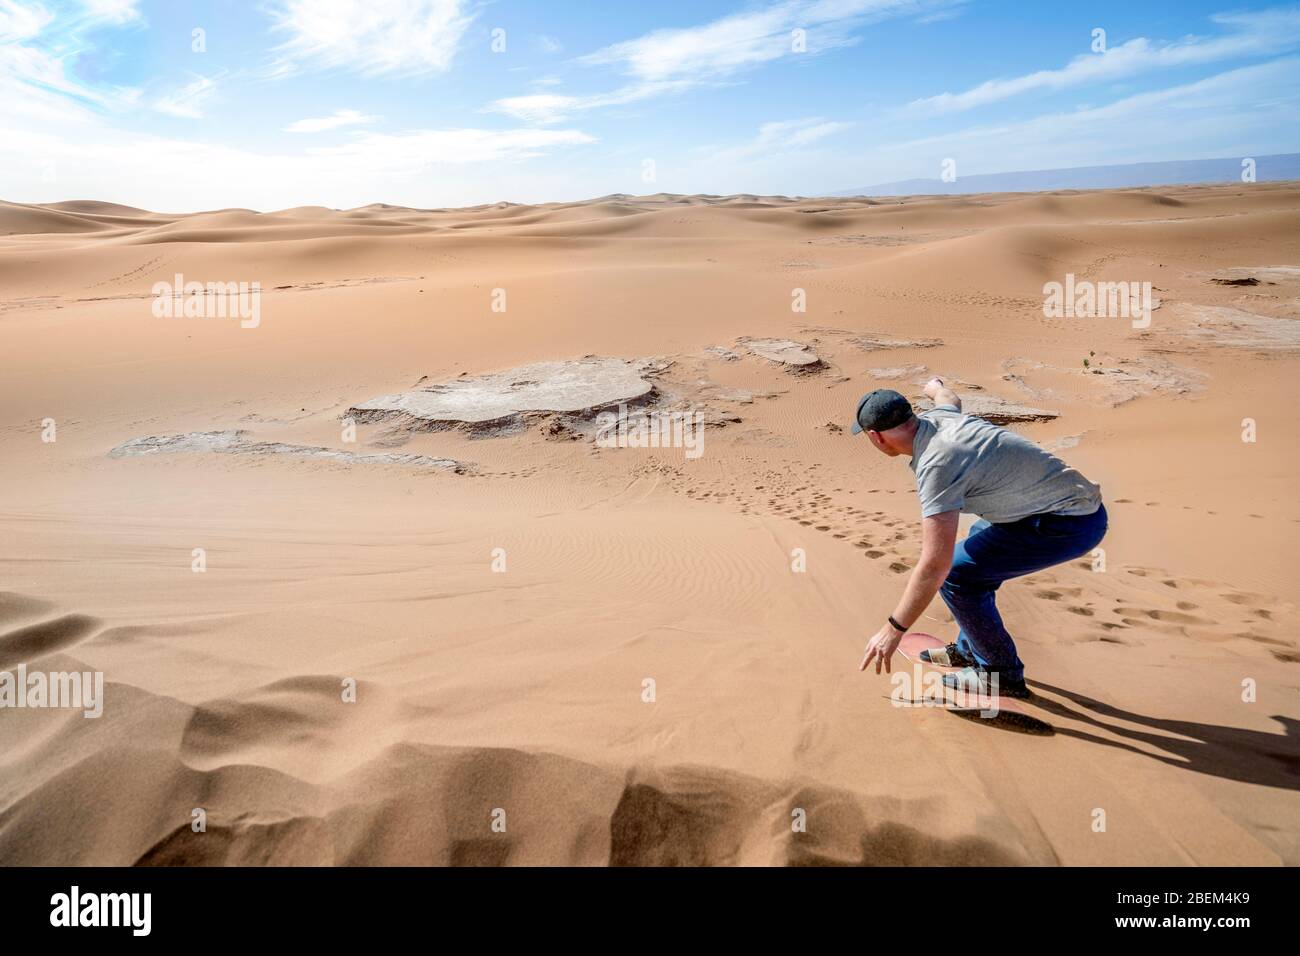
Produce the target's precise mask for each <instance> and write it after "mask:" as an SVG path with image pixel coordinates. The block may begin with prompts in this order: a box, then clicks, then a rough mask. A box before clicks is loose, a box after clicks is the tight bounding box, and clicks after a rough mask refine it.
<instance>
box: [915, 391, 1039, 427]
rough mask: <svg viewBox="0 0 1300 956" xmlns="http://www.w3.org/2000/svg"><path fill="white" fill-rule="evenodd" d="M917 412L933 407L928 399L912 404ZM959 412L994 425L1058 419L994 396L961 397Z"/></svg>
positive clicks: (1037, 409)
mask: <svg viewBox="0 0 1300 956" xmlns="http://www.w3.org/2000/svg"><path fill="white" fill-rule="evenodd" d="M913 405H915V406H916V408H917V410H918V411H926V410H928V409H931V408H933V407H934V403H933V402H931V401H930V400H929V399H928V398H926V399H918V400H917V401H916V402H913ZM961 410H962V411H963V412H964V413H965V414H967V415H974V416H975V417H976V418H982V419H984V420H985V421H986V422H990V423H991V424H994V425H1012V424H1015V423H1016V422H1050V421H1052V420H1053V419H1056V418H1060V417H1061V413H1060V412H1049V411H1048V410H1047V409H1045V408H1032V407H1030V406H1028V405H1021V404H1019V403H1017V402H1011V401H1007V400H1006V399H1005V398H998V397H997V396H996V395H962V396H961Z"/></svg>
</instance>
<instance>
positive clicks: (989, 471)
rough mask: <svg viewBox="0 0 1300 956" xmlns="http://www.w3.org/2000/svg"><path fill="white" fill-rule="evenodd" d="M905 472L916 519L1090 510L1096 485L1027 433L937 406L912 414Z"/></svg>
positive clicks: (1097, 495) (998, 519) (1096, 503)
mask: <svg viewBox="0 0 1300 956" xmlns="http://www.w3.org/2000/svg"><path fill="white" fill-rule="evenodd" d="M918 418H919V419H920V427H918V428H917V430H916V438H915V439H914V443H913V445H912V471H914V472H915V473H916V493H917V495H918V496H919V497H920V499H921V517H923V518H928V517H930V516H931V515H937V514H942V513H943V512H945V511H953V510H957V509H960V510H961V511H964V512H967V513H968V514H976V515H979V516H980V517H981V518H983V519H984V520H985V521H989V522H992V523H993V524H1002V523H1005V522H1008V521H1018V520H1019V519H1021V518H1026V517H1028V516H1029V515H1036V514H1063V515H1090V514H1092V513H1093V512H1094V511H1096V510H1097V508H1098V507H1100V506H1101V488H1100V487H1098V486H1097V485H1094V484H1093V483H1092V482H1091V481H1089V480H1088V479H1087V478H1085V477H1083V475H1081V474H1079V472H1077V471H1075V470H1074V469H1073V468H1071V467H1070V466H1069V465H1067V464H1066V463H1065V462H1063V461H1061V459H1059V458H1057V457H1056V456H1055V455H1051V454H1048V453H1047V452H1045V451H1043V449H1041V448H1039V447H1038V446H1037V445H1035V444H1034V443H1033V442H1031V441H1029V440H1028V439H1027V438H1022V437H1021V436H1019V435H1017V434H1016V433H1015V432H1012V431H1007V429H1005V428H1000V427H999V426H997V425H990V424H989V423H988V422H986V421H984V420H983V419H981V418H974V417H973V416H970V415H963V414H962V413H961V412H959V411H958V410H957V409H956V408H955V407H954V406H952V405H939V406H937V407H935V408H933V409H931V410H930V411H928V412H925V413H924V414H922V415H920V416H918Z"/></svg>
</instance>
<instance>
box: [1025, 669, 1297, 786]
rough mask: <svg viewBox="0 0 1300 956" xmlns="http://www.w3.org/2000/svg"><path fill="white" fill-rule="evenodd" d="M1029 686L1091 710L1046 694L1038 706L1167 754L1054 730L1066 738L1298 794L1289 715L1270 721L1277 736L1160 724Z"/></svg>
mask: <svg viewBox="0 0 1300 956" xmlns="http://www.w3.org/2000/svg"><path fill="white" fill-rule="evenodd" d="M1028 683H1029V684H1030V685H1031V686H1033V687H1034V688H1035V689H1041V690H1045V691H1051V692H1052V693H1054V694H1059V695H1060V696H1062V697H1065V698H1067V699H1069V700H1070V701H1072V702H1073V703H1075V704H1078V705H1079V707H1080V708H1087V710H1082V709H1080V710H1074V709H1072V708H1070V707H1067V706H1066V705H1064V704H1062V703H1059V702H1058V701H1055V700H1051V699H1049V698H1047V697H1044V696H1043V695H1042V694H1038V695H1036V696H1035V698H1034V703H1035V704H1036V705H1037V706H1039V707H1041V708H1042V709H1043V710H1045V711H1047V712H1048V713H1051V714H1055V715H1056V716H1057V717H1063V718H1067V719H1070V720H1077V721H1081V722H1083V723H1085V724H1091V725H1092V726H1094V727H1098V728H1101V729H1104V730H1108V731H1110V732H1111V733H1112V734H1116V735H1118V736H1120V737H1125V738H1128V739H1129V740H1131V741H1135V742H1142V743H1145V744H1149V745H1150V746H1152V747H1155V748H1158V749H1159V750H1161V751H1163V753H1152V752H1151V751H1149V750H1146V749H1143V748H1141V747H1137V746H1134V745H1133V744H1129V743H1122V742H1119V741H1115V740H1109V739H1107V738H1105V737H1098V736H1095V735H1093V734H1089V733H1084V732H1083V731H1079V730H1072V729H1067V728H1062V727H1057V728H1056V732H1057V733H1058V734H1061V735H1062V736H1067V737H1077V738H1078V739H1080V740H1087V741H1089V742H1091V743H1097V744H1104V745H1106V746H1108V747H1118V748H1120V749H1121V750H1128V751H1131V752H1133V753H1139V754H1142V755H1143V756H1145V757H1150V758H1152V759H1153V760H1159V761H1160V762H1161V763H1167V764H1169V765H1170V766H1174V767H1181V768H1183V769H1185V770H1194V771H1196V772H1197V773H1204V774H1209V775H1211V776H1214V777H1223V778H1225V779H1228V780H1240V781H1241V782H1243V783H1258V784H1263V785H1264V786H1266V787H1279V788H1282V789H1285V790H1300V740H1297V736H1300V734H1298V732H1300V721H1297V720H1294V719H1292V718H1290V717H1283V716H1281V715H1277V714H1274V715H1273V717H1272V719H1273V720H1276V721H1278V723H1280V724H1281V725H1282V729H1283V730H1284V731H1285V733H1284V734H1283V735H1281V736H1279V735H1277V734H1270V733H1264V732H1263V731H1259V730H1242V729H1240V728H1238V727H1220V726H1218V725H1216V724H1199V723H1195V722H1194V721H1189V720H1161V719H1158V718H1155V717H1147V716H1145V715H1143V714H1135V713H1132V712H1131V711H1127V710H1123V709H1121V708H1119V707H1114V706H1112V705H1110V704H1103V703H1102V702H1101V701H1099V700H1093V699H1092V698H1091V697H1085V696H1084V695H1083V694H1079V693H1076V692H1075V691H1069V690H1064V689H1063V688H1060V687H1055V686H1053V685H1051V684H1046V683H1043V682H1042V681H1036V680H1030V681H1029V682H1028ZM1098 717H1111V718H1114V719H1116V720H1123V721H1127V722H1128V723H1132V724H1138V725H1141V726H1144V727H1150V728H1152V729H1154V730H1160V731H1164V732H1165V733H1169V734H1177V735H1178V736H1173V737H1166V736H1164V735H1163V734H1159V733H1148V732H1146V731H1142V730H1131V729H1129V728H1127V727H1122V726H1117V725H1114V724H1110V723H1106V722H1104V721H1102V720H1099V719H1098Z"/></svg>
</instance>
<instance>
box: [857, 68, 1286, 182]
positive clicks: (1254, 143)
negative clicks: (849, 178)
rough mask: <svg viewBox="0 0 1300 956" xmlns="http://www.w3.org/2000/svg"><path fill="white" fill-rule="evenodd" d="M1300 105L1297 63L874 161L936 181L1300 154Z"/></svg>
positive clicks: (898, 146)
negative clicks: (1298, 124) (942, 167)
mask: <svg viewBox="0 0 1300 956" xmlns="http://www.w3.org/2000/svg"><path fill="white" fill-rule="evenodd" d="M1297 96H1300V59H1297V58H1294V57H1290V58H1285V59H1280V60H1274V61H1272V62H1269V63H1263V64H1259V65H1257V66H1248V67H1241V68H1239V69H1235V70H1229V71H1227V72H1224V73H1219V74H1216V75H1214V76H1210V77H1206V78H1205V79H1202V80H1197V81H1196V82H1193V83H1186V84H1182V85H1179V86H1174V87H1169V88H1166V89H1163V90H1154V91H1151V92H1147V93H1138V94H1135V95H1133V96H1127V97H1124V98H1122V99H1119V100H1116V101H1115V102H1113V103H1108V104H1105V105H1103V106H1096V107H1089V108H1087V109H1079V110H1071V111H1065V112H1056V113H1049V114H1045V115H1043V116H1036V117H1033V118H1031V119H1027V120H1021V121H1018V122H1012V123H1002V124H996V125H982V126H972V127H968V128H966V129H962V130H956V131H954V132H952V133H946V134H943V135H941V136H934V137H927V138H923V139H914V140H909V141H906V142H899V143H894V144H889V145H884V146H881V147H879V148H878V149H877V150H875V151H874V153H873V155H872V156H871V157H870V158H869V162H872V163H875V164H876V166H877V168H879V169H881V170H882V174H883V177H890V178H895V179H910V178H914V177H928V178H934V177H935V176H936V175H937V172H938V169H939V162H940V159H941V158H946V157H952V158H954V159H956V161H957V164H958V168H959V169H961V170H963V171H964V172H965V173H966V174H968V175H969V174H971V173H975V172H1000V171H1007V170H1021V169H1054V168H1065V167H1073V166H1095V165H1099V164H1105V163H1131V162H1140V161H1156V160H1164V159H1208V158H1214V157H1222V156H1233V155H1240V156H1256V155H1267V154H1271V153H1284V152H1294V151H1295V149H1296V146H1297V144H1296V140H1297V136H1296V133H1295V131H1294V122H1292V121H1290V120H1289V118H1290V117H1293V114H1294V110H1295V100H1296V98H1297ZM900 160H901V161H902V162H903V163H905V164H906V165H902V164H900ZM885 170H887V171H885ZM859 175H861V171H859ZM873 181H875V182H884V181H886V179H885V178H875V179H874V180H873Z"/></svg>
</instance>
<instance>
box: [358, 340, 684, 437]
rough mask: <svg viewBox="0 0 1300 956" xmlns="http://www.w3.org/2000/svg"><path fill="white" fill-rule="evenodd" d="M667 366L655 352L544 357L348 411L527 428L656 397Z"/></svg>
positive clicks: (426, 425)
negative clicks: (655, 378)
mask: <svg viewBox="0 0 1300 956" xmlns="http://www.w3.org/2000/svg"><path fill="white" fill-rule="evenodd" d="M663 368H664V365H663V363H657V362H655V361H653V360H650V359H640V360H635V361H629V360H628V359H620V358H582V359H574V360H569V361H558V362H537V363H535V364H533V365H521V366H520V367H518V368H514V369H509V370H507V371H504V372H490V373H487V374H483V375H471V376H465V377H463V378H457V379H453V380H451V381H449V382H438V383H435V384H432V385H424V386H420V387H418V388H414V389H411V390H410V391H406V392H398V393H397V394H395V395H384V396H382V397H380V398H375V399H371V400H370V401H367V402H361V403H360V404H358V405H354V406H352V407H351V408H349V409H348V411H347V414H348V415H349V416H351V417H352V418H354V419H356V421H358V422H361V423H368V422H377V421H397V422H401V423H405V424H407V425H413V426H416V427H419V428H423V429H427V430H435V429H441V428H460V427H463V428H469V429H471V430H475V431H498V430H506V429H512V428H522V427H523V426H524V425H525V424H526V423H527V419H528V418H529V417H530V416H533V415H539V414H546V413H550V414H564V415H572V416H577V417H584V418H585V417H589V416H591V415H593V414H595V413H596V412H600V411H603V410H604V409H607V408H614V407H616V406H618V405H621V404H627V405H634V404H638V403H643V402H648V401H652V400H653V399H654V398H655V385H654V383H653V382H651V381H650V379H649V378H648V377H647V376H649V375H652V374H654V373H656V372H659V371H662V370H663Z"/></svg>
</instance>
